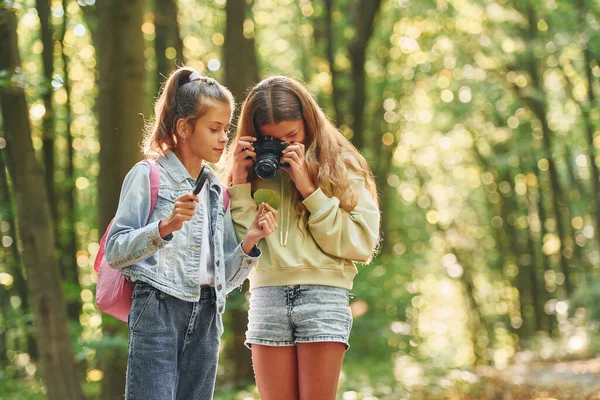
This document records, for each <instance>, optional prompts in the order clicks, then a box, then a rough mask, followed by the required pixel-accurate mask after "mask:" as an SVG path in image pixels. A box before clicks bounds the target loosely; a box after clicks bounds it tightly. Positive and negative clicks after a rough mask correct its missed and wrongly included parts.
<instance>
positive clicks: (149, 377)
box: [125, 281, 223, 400]
mask: <svg viewBox="0 0 600 400" xmlns="http://www.w3.org/2000/svg"><path fill="white" fill-rule="evenodd" d="M215 302H216V296H215V290H214V288H212V287H209V286H202V288H201V292H200V300H199V301H198V302H187V301H183V300H180V299H178V298H176V297H173V296H169V295H167V294H165V293H163V292H161V291H159V290H158V289H155V288H154V287H152V286H150V285H149V284H147V283H145V282H141V281H137V282H136V284H135V290H134V292H133V304H132V306H131V312H130V313H129V321H128V326H129V360H128V365H127V384H126V389H125V399H127V400H183V399H186V400H187V399H194V400H196V399H212V397H213V393H214V389H215V379H216V376H217V362H218V358H219V344H220V338H221V334H222V332H223V325H222V322H221V318H220V316H218V315H217V314H216V305H215Z"/></svg>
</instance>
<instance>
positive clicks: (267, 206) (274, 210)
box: [264, 203, 279, 219]
mask: <svg viewBox="0 0 600 400" xmlns="http://www.w3.org/2000/svg"><path fill="white" fill-rule="evenodd" d="M264 204H265V208H266V209H267V210H268V211H270V212H271V213H272V214H273V215H274V216H275V219H277V217H278V216H279V213H278V212H277V209H275V208H273V207H271V205H270V204H269V203H264Z"/></svg>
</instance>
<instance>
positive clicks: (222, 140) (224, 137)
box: [219, 132, 229, 143]
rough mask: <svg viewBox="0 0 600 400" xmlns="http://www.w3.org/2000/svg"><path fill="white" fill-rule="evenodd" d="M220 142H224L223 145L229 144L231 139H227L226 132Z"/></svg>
mask: <svg viewBox="0 0 600 400" xmlns="http://www.w3.org/2000/svg"><path fill="white" fill-rule="evenodd" d="M219 141H220V142H223V143H227V142H228V141H229V138H228V137H227V132H225V133H224V134H223V135H222V136H221V138H220V139H219Z"/></svg>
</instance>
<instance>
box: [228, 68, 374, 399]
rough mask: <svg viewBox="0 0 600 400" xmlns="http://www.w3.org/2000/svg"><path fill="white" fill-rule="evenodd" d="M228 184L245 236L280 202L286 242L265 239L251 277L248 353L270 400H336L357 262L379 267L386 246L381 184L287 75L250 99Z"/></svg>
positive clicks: (237, 222)
mask: <svg viewBox="0 0 600 400" xmlns="http://www.w3.org/2000/svg"><path fill="white" fill-rule="evenodd" d="M265 139H266V140H265ZM282 170H283V171H284V172H281V171H282ZM227 175H228V176H227V180H228V182H229V184H230V187H229V193H230V195H231V214H232V218H233V221H234V224H235V227H236V231H237V234H238V236H239V237H243V235H244V234H245V233H246V232H247V230H248V229H249V227H250V226H251V224H252V221H253V220H254V217H255V215H256V212H257V202H255V200H254V198H253V195H254V194H255V193H256V191H257V190H259V189H269V190H272V191H274V192H276V193H277V194H279V196H277V195H274V197H278V198H279V199H280V206H279V217H280V224H279V228H278V230H279V234H278V235H271V236H269V237H266V238H265V241H264V243H263V244H262V245H261V250H262V253H263V254H262V257H261V260H260V263H259V265H258V266H257V268H255V269H254V270H253V271H252V272H251V273H250V276H249V279H250V310H249V314H248V330H247V332H246V346H248V347H249V348H250V349H251V350H252V360H253V364H254V372H255V377H256V383H257V386H258V391H259V393H260V396H261V398H262V399H263V400H271V399H277V400H280V399H285V400H294V399H310V400H319V399H324V400H328V399H335V394H336V390H337V384H338V378H339V374H340V370H341V366H342V361H343V357H344V353H345V351H346V350H347V348H348V347H349V346H348V339H349V335H350V330H351V327H352V314H351V311H350V307H349V292H348V291H349V290H350V289H352V282H353V279H354V276H355V275H356V273H357V269H356V267H355V265H354V263H355V262H361V263H367V262H369V261H370V260H371V258H372V256H373V253H374V251H375V249H376V247H377V244H378V241H379V223H380V215H379V207H378V201H377V190H376V187H375V182H374V179H373V175H372V173H371V171H370V170H369V167H368V165H367V163H366V161H365V159H364V158H363V157H362V155H361V154H360V153H359V152H358V151H357V150H356V148H355V147H354V146H353V145H352V144H351V143H350V142H349V141H348V140H347V139H346V138H345V137H344V136H343V135H342V134H341V132H340V131H339V130H338V129H337V128H335V127H334V126H333V125H332V124H331V122H329V120H328V119H327V117H326V116H325V114H324V113H323V111H322V110H321V109H320V108H319V106H318V105H317V104H316V103H315V101H314V100H313V99H312V97H311V96H310V94H309V93H308V91H307V90H306V89H305V88H304V87H303V86H302V85H301V84H299V83H298V82H296V81H294V80H293V79H290V78H286V77H282V76H274V77H270V78H267V79H265V80H263V81H262V82H260V83H259V84H258V85H256V86H255V87H254V88H253V89H252V90H251V91H250V93H249V94H248V96H247V97H246V100H245V101H244V104H243V106H242V111H241V115H240V119H239V123H238V129H237V134H236V137H235V139H234V140H233V142H232V145H231V146H230V148H229V150H228V164H227ZM271 175H274V176H272V177H271ZM265 178H268V179H265ZM263 192H264V191H263ZM257 200H258V199H257ZM258 202H259V203H260V200H259V201H258Z"/></svg>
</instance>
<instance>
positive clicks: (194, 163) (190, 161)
mask: <svg viewBox="0 0 600 400" xmlns="http://www.w3.org/2000/svg"><path fill="white" fill-rule="evenodd" d="M173 154H175V155H176V156H177V158H178V159H179V161H180V162H181V164H183V166H184V168H185V169H186V170H187V172H189V174H190V176H191V177H192V178H194V179H195V178H196V177H197V176H198V174H200V170H201V169H202V165H203V163H204V160H202V159H201V158H198V157H196V156H194V155H193V154H192V153H191V151H190V150H189V149H188V148H187V146H181V147H179V148H176V149H173Z"/></svg>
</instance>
